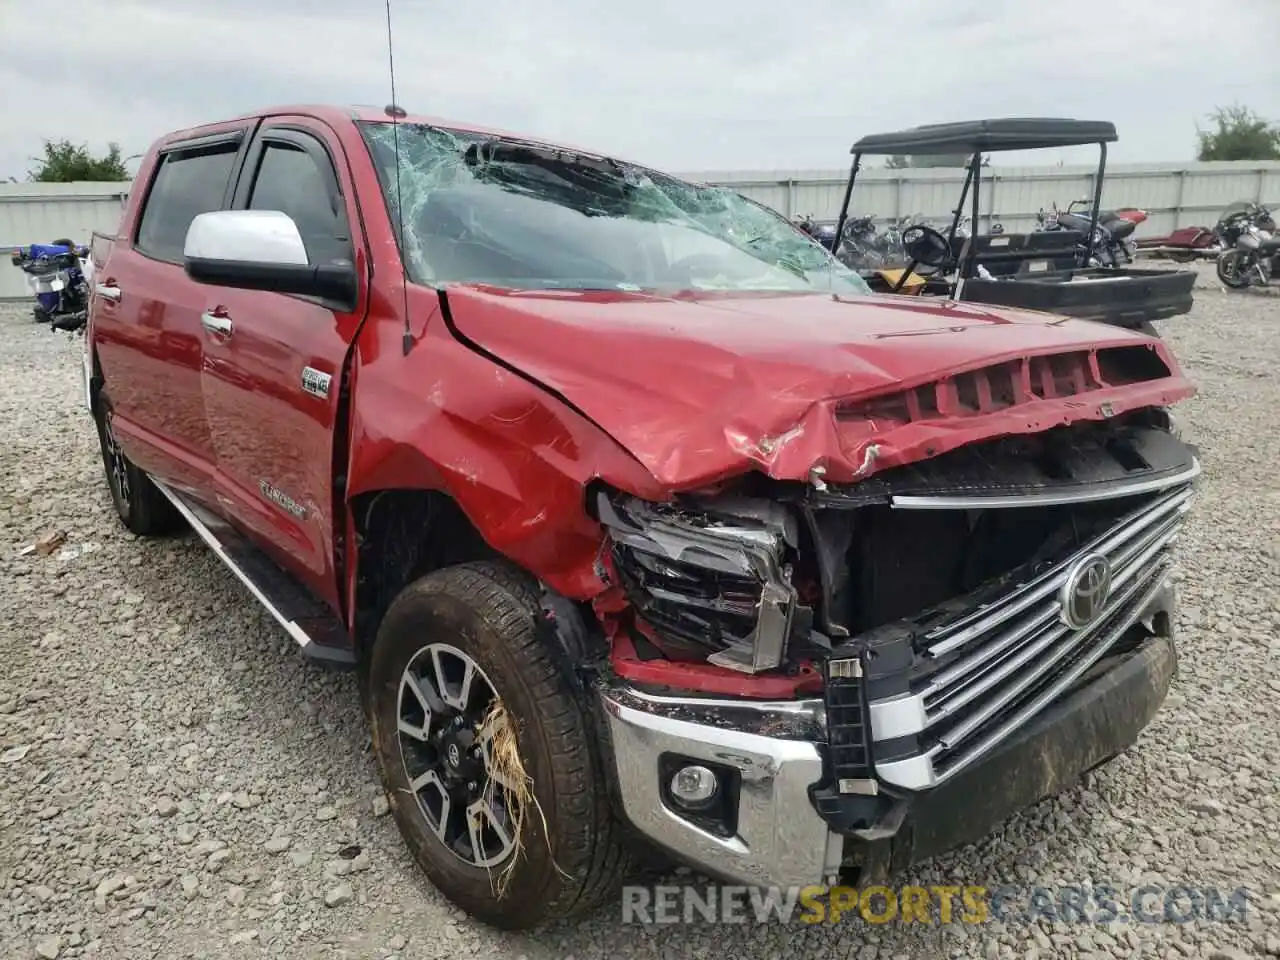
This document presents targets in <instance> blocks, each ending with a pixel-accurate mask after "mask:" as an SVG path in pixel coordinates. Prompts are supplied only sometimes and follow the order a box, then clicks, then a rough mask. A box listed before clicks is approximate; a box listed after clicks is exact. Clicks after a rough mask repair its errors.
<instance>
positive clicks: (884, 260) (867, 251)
mask: <svg viewBox="0 0 1280 960" xmlns="http://www.w3.org/2000/svg"><path fill="white" fill-rule="evenodd" d="M915 225H925V226H932V224H930V222H929V219H928V218H927V217H925V215H924V214H922V213H916V214H912V215H910V216H906V217H898V218H896V219H894V220H891V221H889V222H888V223H886V224H885V225H884V226H883V227H882V228H881V227H877V226H876V217H875V214H867V215H865V216H856V217H850V218H849V220H848V221H846V223H845V226H844V237H843V238H842V239H841V240H840V242H839V243H837V241H836V228H835V227H834V226H833V225H831V224H828V223H818V222H817V221H815V220H814V219H813V217H812V216H807V217H803V218H801V219H800V220H798V221H796V226H797V227H799V228H800V229H801V230H803V231H804V232H805V233H807V234H809V236H811V237H813V238H814V239H815V240H817V241H818V242H819V243H820V244H822V245H823V246H824V247H826V248H827V249H828V250H830V251H831V252H832V253H834V254H835V255H836V258H837V259H838V260H840V262H842V263H843V264H845V265H846V266H848V267H850V268H851V269H854V270H882V269H886V268H892V267H902V266H905V265H906V263H907V259H908V258H907V255H906V250H905V248H904V247H903V242H902V235H903V233H904V232H906V230H907V228H909V227H912V226H915ZM949 227H950V220H948V221H947V229H949ZM1002 231H1003V227H1001V225H1000V224H998V223H997V224H993V225H992V228H991V232H992V233H1001V232H1002ZM968 235H969V218H968V217H961V219H960V223H959V224H958V226H957V227H956V236H957V237H961V238H964V237H967V236H968Z"/></svg>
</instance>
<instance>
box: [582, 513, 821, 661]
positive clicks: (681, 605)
mask: <svg viewBox="0 0 1280 960" xmlns="http://www.w3.org/2000/svg"><path fill="white" fill-rule="evenodd" d="M596 506H597V510H598V514H599V517H600V522H601V523H602V524H603V525H604V526H605V528H606V529H607V530H608V531H609V535H610V538H611V540H612V547H613V559H614V565H615V567H616V568H617V570H618V573H619V575H620V576H621V577H622V580H623V586H624V588H625V589H626V591H627V595H628V598H629V599H630V601H631V603H632V605H633V606H634V607H635V609H636V611H637V613H638V614H639V615H640V616H641V617H642V618H643V619H644V620H645V622H646V623H648V624H649V625H650V626H651V627H652V628H653V629H654V630H656V631H658V632H659V633H661V634H662V635H663V636H664V637H669V638H671V639H672V640H675V641H677V642H679V643H681V644H683V645H686V646H692V647H694V648H696V649H700V650H702V651H704V652H705V653H706V654H707V662H708V663H713V664H716V665H718V666H722V667H726V668H729V669H732V670H738V671H741V672H743V673H760V672H762V671H765V670H772V669H776V668H777V667H779V666H781V665H782V663H783V659H784V657H785V654H786V650H787V645H788V641H789V640H790V638H791V636H792V633H793V631H796V630H797V629H800V628H802V629H801V632H802V633H807V632H808V628H807V626H805V625H804V624H807V623H808V620H809V619H811V614H810V612H809V610H808V608H801V607H799V605H798V602H797V594H796V589H795V587H794V586H793V585H792V582H791V578H792V567H791V565H790V564H789V563H788V562H787V559H786V558H787V556H788V554H789V553H793V552H794V550H795V549H796V545H797V531H796V524H795V519H794V518H793V517H792V515H791V514H790V513H788V512H787V511H786V510H785V509H784V508H783V507H781V506H780V505H778V504H775V503H771V502H769V501H757V500H746V499H741V500H739V499H727V498H726V499H717V500H716V501H715V502H714V504H713V505H709V506H707V507H706V508H703V507H702V506H701V505H699V506H698V507H696V508H688V507H683V506H677V505H673V504H655V503H647V502H645V501H642V500H638V499H636V498H634V497H616V498H613V499H610V498H609V497H608V496H607V495H606V494H604V493H600V494H599V495H598V499H597V504H596ZM798 614H808V615H809V617H804V616H800V617H798ZM800 620H803V621H804V622H803V623H801V622H798V621H800Z"/></svg>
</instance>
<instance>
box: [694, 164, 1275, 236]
mask: <svg viewBox="0 0 1280 960" xmlns="http://www.w3.org/2000/svg"><path fill="white" fill-rule="evenodd" d="M865 162H878V161H877V159H876V158H869V159H868V161H865ZM865 162H864V163H865ZM1096 173H1097V168H1096V166H1094V167H1075V166H1073V167H999V166H993V167H986V168H984V169H983V177H982V185H981V190H980V192H979V213H980V214H981V223H980V224H979V226H980V228H981V229H983V230H985V229H986V228H987V227H989V226H990V224H991V222H992V221H997V220H998V221H999V222H1000V223H1002V224H1003V225H1004V228H1005V229H1006V230H1008V231H1010V232H1021V231H1028V230H1031V229H1033V228H1034V227H1035V223H1036V213H1037V212H1038V211H1039V210H1041V209H1045V210H1047V209H1049V207H1050V205H1051V204H1054V203H1056V204H1057V205H1058V206H1059V207H1060V208H1062V209H1065V208H1066V206H1067V204H1069V203H1070V202H1071V201H1072V200H1080V199H1083V198H1085V197H1088V198H1089V199H1090V201H1092V199H1093V189H1094V178H1095V176H1096ZM687 176H690V177H692V178H694V179H699V180H702V181H704V182H708V183H720V184H724V185H725V186H729V187H732V188H733V189H735V190H737V191H739V192H740V193H743V194H745V195H746V196H749V197H751V198H752V199H753V200H758V201H759V202H761V203H764V204H768V205H769V206H771V207H773V208H774V209H775V210H777V211H779V212H780V213H783V214H785V215H787V216H789V217H793V216H794V217H800V216H812V217H814V218H815V219H816V220H819V221H834V220H835V218H836V216H837V215H838V214H839V212H840V204H841V202H842V201H843V199H844V191H845V185H846V183H847V181H848V177H849V172H848V170H826V171H821V170H819V171H815V170H797V171H775V172H771V173H768V174H764V173H758V172H757V173H753V172H743V173H732V172H723V171H720V172H712V173H702V174H688V175H687ZM964 178H965V171H964V170H963V169H943V170H939V169H921V170H886V169H884V168H880V169H866V168H865V166H864V169H863V170H861V171H859V173H858V179H857V183H856V186H855V187H854V191H853V197H852V200H851V203H850V209H851V210H853V211H855V212H857V213H858V214H861V215H863V216H867V215H874V216H875V218H876V220H877V221H880V222H883V221H886V220H890V219H895V218H898V217H906V216H912V215H920V214H922V215H924V217H925V218H926V219H928V220H930V221H941V220H943V219H949V218H950V215H951V211H952V210H953V209H954V208H955V205H956V201H957V200H958V199H959V197H960V190H961V187H962V186H963V184H964ZM1236 200H1256V201H1258V202H1261V203H1266V204H1268V205H1269V206H1272V207H1273V208H1274V207H1277V206H1280V162H1276V161H1238V162H1237V161H1232V162H1229V163H1191V164H1186V163H1183V164H1178V163H1165V164H1143V165H1132V164H1128V165H1112V166H1110V167H1108V168H1107V171H1106V175H1105V177H1104V178H1103V185H1102V205H1103V207H1104V208H1107V207H1122V206H1123V207H1141V208H1142V209H1144V210H1146V211H1147V212H1148V213H1150V214H1151V217H1150V219H1149V220H1147V221H1146V222H1145V223H1144V224H1142V225H1141V226H1140V227H1139V228H1138V231H1137V236H1158V235H1160V234H1164V233H1168V232H1169V231H1171V230H1173V229H1175V228H1177V227H1182V226H1188V225H1191V224H1212V223H1213V222H1214V221H1215V220H1217V218H1218V214H1219V213H1220V212H1221V210H1222V209H1223V208H1224V207H1225V206H1227V204H1229V203H1232V202H1234V201H1236ZM965 206H966V209H965V211H964V212H965V213H966V214H968V213H969V212H970V211H969V209H968V207H969V203H968V202H966V205H965Z"/></svg>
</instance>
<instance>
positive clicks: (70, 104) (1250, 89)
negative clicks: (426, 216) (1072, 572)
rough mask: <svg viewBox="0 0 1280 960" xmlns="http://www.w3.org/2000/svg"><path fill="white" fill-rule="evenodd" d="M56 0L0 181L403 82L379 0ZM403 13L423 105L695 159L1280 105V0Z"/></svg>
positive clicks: (591, 143)
mask: <svg viewBox="0 0 1280 960" xmlns="http://www.w3.org/2000/svg"><path fill="white" fill-rule="evenodd" d="M37 9H38V7H37V6H33V5H31V4H29V3H22V2H20V0H0V90H3V91H4V102H5V106H4V111H3V120H2V121H0V180H3V179H7V178H8V177H9V176H15V177H17V178H18V179H23V178H24V177H25V173H26V170H27V169H28V167H29V166H30V163H29V161H28V158H29V157H31V156H33V155H34V154H36V153H37V152H38V151H39V149H40V144H41V141H42V139H43V138H62V137H68V138H71V139H73V140H76V141H83V142H87V143H89V144H90V145H91V146H93V147H95V148H103V147H105V145H106V143H107V142H108V141H110V140H115V141H118V142H119V143H120V145H121V147H122V148H123V150H124V152H125V154H133V153H139V152H141V151H143V150H145V149H146V147H147V145H148V144H149V143H150V142H151V140H152V139H153V138H155V137H156V136H157V135H158V134H160V133H163V132H165V131H168V130H171V129H176V128H181V127H186V126H190V125H193V124H197V123H200V122H203V121H208V120H216V119H221V118H224V117H226V116H231V115H234V114H238V113H244V112H250V111H252V110H253V109H256V108H258V107H262V106H266V105H271V104H281V103H297V102H316V101H323V102H337V103H365V104H377V105H382V104H385V103H386V102H387V101H388V100H389V98H390V90H389V83H388V78H387V56H386V54H387V51H386V23H385V20H384V7H383V2H382V0H201V2H193V0H75V2H74V3H73V4H71V5H70V6H67V5H65V4H60V5H56V10H57V11H58V12H57V13H56V15H55V14H54V13H53V11H54V10H55V6H49V7H47V8H46V9H44V10H43V12H40V13H37ZM392 16H393V25H394V28H395V53H396V72H397V78H396V79H397V84H398V99H399V100H400V101H401V103H402V104H403V105H404V106H405V107H406V108H407V109H409V110H410V111H411V112H414V113H425V114H429V115H433V116H439V117H446V118H450V119H455V120H461V121H468V120H469V121H471V122H474V123H478V124H481V125H485V126H496V127H501V128H505V129H508V130H513V131H517V132H522V133H531V134H536V135H539V136H542V137H546V138H549V139H553V140H554V139H557V138H560V139H563V140H566V141H569V142H571V143H575V144H578V145H580V146H583V147H589V148H592V149H596V150H599V151H601V152H605V153H612V154H614V155H617V156H622V157H626V158H629V159H632V160H636V161H639V162H643V163H648V164H651V165H654V166H657V167H659V168H664V169H668V170H674V171H681V172H691V171H704V170H734V169H761V170H764V169H782V168H833V167H839V166H842V165H844V164H845V163H846V162H847V160H846V158H847V153H848V148H849V145H850V143H852V141H853V140H854V139H855V138H856V137H857V136H860V135H862V134H866V133H872V132H881V131H885V130H891V129H896V128H898V127H901V126H911V125H914V124H916V123H925V122H937V121H947V120H959V119H970V118H979V117H984V116H1013V115H1023V116H1037V115H1038V116H1046V115H1047V116H1074V117H1079V118H1085V119H1102V120H1112V121H1114V122H1115V124H1116V126H1117V128H1118V130H1119V134H1120V142H1119V144H1118V145H1117V146H1116V147H1115V148H1114V149H1113V153H1112V158H1113V159H1114V160H1115V161H1118V162H1142V161H1154V160H1188V159H1192V158H1193V157H1194V149H1195V127H1196V123H1197V121H1200V122H1201V123H1203V122H1204V117H1205V115H1206V114H1207V113H1208V112H1209V111H1210V110H1212V109H1213V107H1214V106H1215V105H1216V104H1226V103H1230V102H1232V101H1240V102H1242V103H1245V104H1247V105H1249V106H1251V107H1253V108H1254V109H1256V110H1258V111H1259V112H1261V113H1263V114H1265V115H1267V116H1269V117H1271V118H1276V119H1280V0H1233V2H1231V3H1227V2H1226V0H881V2H876V3H868V2H866V0H787V2H778V0H771V2H766V0H644V2H641V3H610V2H607V0H606V2H601V0H548V2H542V3H530V2H528V0H485V2H475V3H469V2H456V0H455V2H445V0H433V2H430V3H428V2H424V0H392ZM51 17H52V18H53V19H52V20H51V19H50V18H51ZM55 23H56V28H52V27H51V24H55ZM1043 159H1044V160H1047V161H1049V162H1052V161H1053V160H1055V159H1059V158H1057V157H1044V158H1043ZM1061 159H1065V160H1066V161H1067V162H1072V161H1074V160H1076V159H1080V158H1079V156H1078V155H1070V154H1068V155H1065V156H1064V157H1062V158H1061ZM131 169H132V168H131Z"/></svg>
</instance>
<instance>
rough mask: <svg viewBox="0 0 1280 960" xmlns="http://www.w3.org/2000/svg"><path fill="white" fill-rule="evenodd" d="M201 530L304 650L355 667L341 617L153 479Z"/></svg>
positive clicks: (224, 527) (335, 664) (213, 519)
mask: <svg viewBox="0 0 1280 960" xmlns="http://www.w3.org/2000/svg"><path fill="white" fill-rule="evenodd" d="M151 482H152V483H154V484H155V485H156V489H157V490H159V491H160V492H161V493H163V494H164V495H165V497H166V498H167V499H168V500H169V502H170V503H172V504H173V506H174V508H175V509H176V510H177V511H178V512H179V513H180V514H182V516H183V518H184V519H185V520H186V521H187V523H189V524H191V528H192V529H193V530H195V532H196V533H197V534H199V535H200V539H201V540H203V541H204V542H205V543H206V544H207V545H208V547H209V549H210V550H212V551H213V553H214V556H216V557H217V558H218V559H219V560H221V561H222V562H223V563H224V564H226V565H227V567H228V569H230V570H231V572H232V573H234V574H235V575H236V578H237V579H238V580H239V581H240V582H241V583H243V584H244V585H245V586H246V587H247V588H248V589H249V592H250V593H251V594H253V597H254V599H255V600H257V601H258V602H259V603H260V604H262V606H263V607H265V608H266V610H267V612H268V613H269V614H271V616H272V617H274V618H275V620H276V622H277V623H279V624H280V626H282V627H284V629H285V632H286V633H288V634H289V636H291V637H293V639H294V640H295V641H296V642H297V643H298V646H300V647H301V648H302V654H303V656H305V657H308V658H310V659H312V660H317V661H321V662H323V663H325V664H327V665H329V666H333V667H339V668H346V669H350V668H354V667H355V665H356V655H355V651H354V650H353V649H352V648H351V639H350V636H349V635H348V634H347V631H346V628H345V627H344V626H343V624H342V621H340V620H339V619H338V618H337V617H335V616H334V615H333V612H332V611H331V610H329V608H328V607H327V606H325V605H324V604H323V603H321V602H320V601H319V600H317V599H316V598H315V597H313V596H312V595H311V594H310V593H309V592H308V591H307V589H306V588H305V587H303V586H302V584H300V583H298V581H297V580H296V579H295V578H294V577H293V576H292V575H290V574H289V573H288V572H286V571H285V570H282V569H281V568H280V566H279V564H277V563H276V562H275V561H273V560H272V559H271V558H270V557H268V556H267V555H266V554H265V553H263V552H262V551H261V550H259V549H258V548H257V547H255V546H254V545H253V544H252V543H250V542H249V541H248V540H247V539H246V538H245V537H244V536H242V535H241V534H240V533H239V532H238V531H236V530H235V529H234V528H233V527H232V526H231V525H230V524H228V523H227V522H226V521H225V520H223V519H221V518H220V517H217V516H214V515H213V514H212V513H210V512H209V511H208V510H206V509H205V508H204V507H202V506H200V505H199V504H198V503H195V502H194V501H192V500H189V499H188V498H186V497H184V496H183V495H182V494H180V493H178V492H176V491H174V490H171V489H169V487H167V486H165V485H164V484H163V483H161V482H160V481H158V480H155V479H152V480H151Z"/></svg>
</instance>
